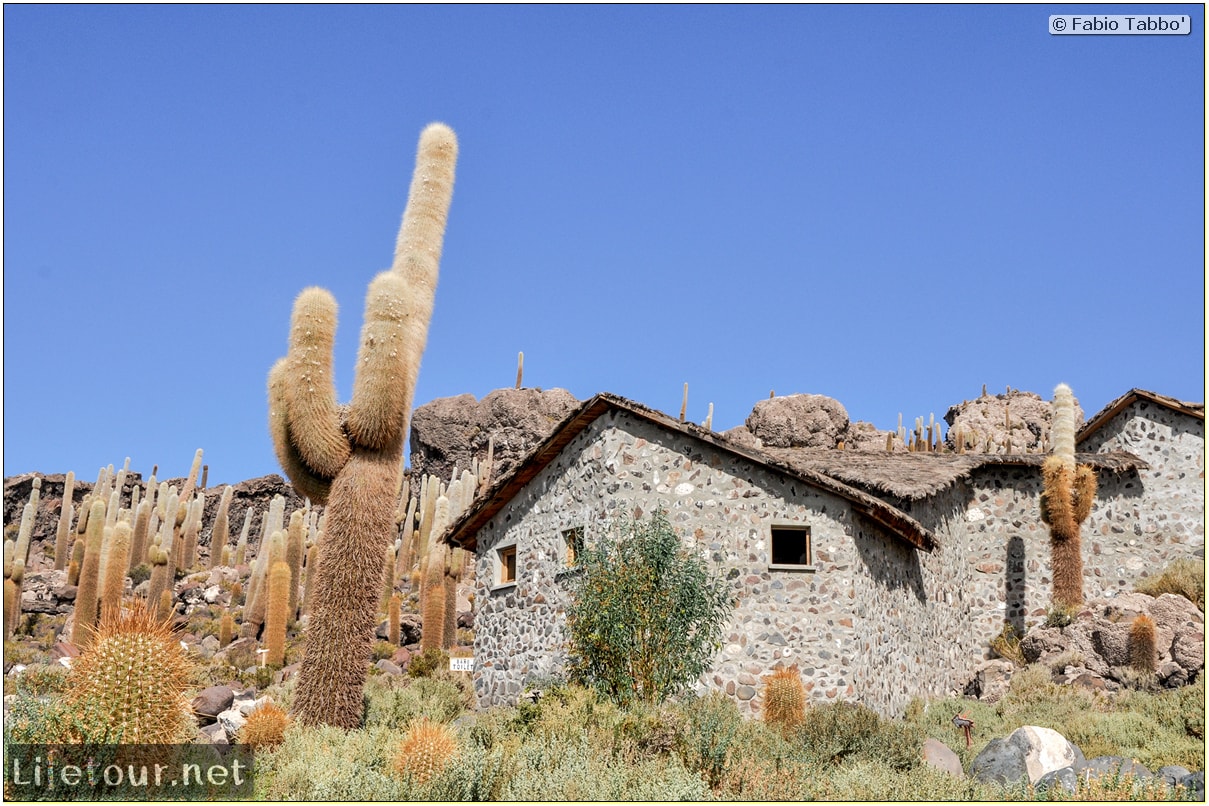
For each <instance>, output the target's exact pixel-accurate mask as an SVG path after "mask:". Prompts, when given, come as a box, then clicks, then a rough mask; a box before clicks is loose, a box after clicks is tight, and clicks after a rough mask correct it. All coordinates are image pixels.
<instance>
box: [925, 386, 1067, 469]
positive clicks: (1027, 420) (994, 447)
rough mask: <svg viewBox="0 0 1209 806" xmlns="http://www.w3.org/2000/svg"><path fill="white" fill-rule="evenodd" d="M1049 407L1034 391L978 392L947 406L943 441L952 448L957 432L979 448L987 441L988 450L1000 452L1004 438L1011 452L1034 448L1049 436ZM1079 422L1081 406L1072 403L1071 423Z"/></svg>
mask: <svg viewBox="0 0 1209 806" xmlns="http://www.w3.org/2000/svg"><path fill="white" fill-rule="evenodd" d="M1053 419H1054V412H1053V406H1052V405H1051V404H1050V402H1049V401H1048V400H1043V399H1042V398H1041V396H1040V395H1038V394H1036V393H1034V392H1021V391H1020V390H1018V389H1012V390H1009V391H1008V392H1007V393H1005V394H1002V395H986V394H984V395H982V396H981V397H979V398H977V399H975V400H963V401H962V402H961V403H958V404H957V405H955V406H951V407H949V411H948V412H947V413H946V414H945V422H946V423H948V424H949V431H948V433H947V434H946V436H945V444H946V445H947V446H948V447H949V448H951V449H954V450H956V448H957V435H958V434H963V435H965V439H966V444H967V445H968V446H973V448H974V449H975V450H978V451H982V450H984V449H985V448H986V446H987V441H988V440H989V441H990V443H991V447H990V452H991V453H1003V452H1004V451H1005V447H1004V446H1005V444H1006V442H1007V439H1008V437H1009V436H1010V437H1011V440H1012V451H1013V452H1015V453H1023V452H1025V451H1036V450H1038V449H1040V448H1041V447H1042V445H1043V444H1044V443H1045V442H1046V441H1047V440H1048V439H1049V430H1050V425H1051V424H1052V423H1053ZM1082 423H1083V409H1082V408H1080V407H1079V403H1078V402H1077V401H1076V402H1075V426H1076V428H1077V427H1078V426H1079V425H1081V424H1082Z"/></svg>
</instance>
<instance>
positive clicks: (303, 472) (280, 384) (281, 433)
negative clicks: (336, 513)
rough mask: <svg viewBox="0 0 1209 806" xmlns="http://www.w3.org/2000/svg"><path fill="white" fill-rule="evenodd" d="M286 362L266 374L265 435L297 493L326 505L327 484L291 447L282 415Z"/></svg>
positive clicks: (327, 481) (281, 361) (283, 412)
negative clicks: (266, 429) (267, 380)
mask: <svg viewBox="0 0 1209 806" xmlns="http://www.w3.org/2000/svg"><path fill="white" fill-rule="evenodd" d="M286 362H287V359H285V358H282V359H280V360H279V361H278V362H277V363H276V364H274V365H273V368H272V369H271V370H269V433H270V434H271V435H272V437H273V448H274V450H275V451H276V453H277V461H278V462H280V463H281V469H282V470H284V471H285V474H286V475H287V476H289V479H290V483H291V484H293V485H294V488H295V489H296V490H298V492H299V493H301V494H302V495H304V496H306V497H307V498H310V499H311V500H312V501H314V502H315V503H317V504H323V503H325V502H326V501H327V496H328V492H329V490H330V489H331V480H330V479H324V478H321V477H319V476H317V475H315V474H314V473H313V472H312V471H311V469H310V468H309V467H307V464H306V462H304V461H303V459H302V456H301V454H299V453H298V448H297V447H295V445H294V441H293V439H292V432H291V430H290V424H289V416H288V414H287V412H286V402H285V385H286V382H285V377H286Z"/></svg>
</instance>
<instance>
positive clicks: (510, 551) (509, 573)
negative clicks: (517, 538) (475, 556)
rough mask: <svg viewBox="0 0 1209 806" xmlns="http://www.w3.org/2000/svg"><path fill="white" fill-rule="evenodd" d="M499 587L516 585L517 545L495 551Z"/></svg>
mask: <svg viewBox="0 0 1209 806" xmlns="http://www.w3.org/2000/svg"><path fill="white" fill-rule="evenodd" d="M495 556H496V563H495V565H496V569H497V573H496V583H495V584H497V585H514V584H516V544H513V545H511V546H504V547H503V548H499V549H496V550H495Z"/></svg>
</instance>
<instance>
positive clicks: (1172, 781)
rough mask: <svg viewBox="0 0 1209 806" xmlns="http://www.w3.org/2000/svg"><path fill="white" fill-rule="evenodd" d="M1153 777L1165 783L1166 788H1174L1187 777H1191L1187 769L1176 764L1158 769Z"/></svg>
mask: <svg viewBox="0 0 1209 806" xmlns="http://www.w3.org/2000/svg"><path fill="white" fill-rule="evenodd" d="M1155 775H1156V776H1157V777H1159V778H1162V779H1163V780H1164V781H1166V782H1167V784H1168V786H1175V785H1176V784H1178V783H1179V782H1180V781H1182V780H1184V779H1185V778H1187V777H1188V776H1189V775H1192V770H1190V769H1188V768H1187V767H1181V766H1180V765H1178V764H1170V765H1168V766H1166V767H1160V768H1159V771H1158V772H1157V773H1155Z"/></svg>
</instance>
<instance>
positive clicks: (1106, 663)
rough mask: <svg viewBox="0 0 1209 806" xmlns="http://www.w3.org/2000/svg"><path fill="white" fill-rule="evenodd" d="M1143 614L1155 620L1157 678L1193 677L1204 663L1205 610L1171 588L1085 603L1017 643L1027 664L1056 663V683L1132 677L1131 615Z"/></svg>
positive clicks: (1166, 682)
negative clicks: (1066, 620)
mask: <svg viewBox="0 0 1209 806" xmlns="http://www.w3.org/2000/svg"><path fill="white" fill-rule="evenodd" d="M1139 615H1147V616H1149V617H1150V618H1151V619H1152V620H1153V621H1154V625H1155V628H1154V633H1155V649H1156V655H1157V657H1156V658H1155V669H1156V675H1155V682H1156V683H1158V684H1160V685H1163V686H1166V687H1168V688H1176V687H1178V686H1181V685H1185V684H1186V683H1188V682H1190V681H1192V680H1195V679H1196V678H1197V677H1198V676H1199V675H1200V673H1201V671H1202V670H1203V669H1204V667H1205V614H1204V613H1202V612H1201V611H1200V608H1198V607H1197V606H1196V605H1194V604H1193V603H1192V602H1190V601H1188V600H1187V599H1185V598H1184V597H1183V596H1177V595H1175V594H1173V593H1164V594H1162V595H1161V596H1158V597H1152V596H1147V595H1146V594H1144V593H1124V594H1121V595H1119V596H1115V597H1112V598H1111V599H1097V600H1093V601H1091V602H1089V603H1088V604H1087V605H1086V606H1085V607H1084V608H1083V609H1082V610H1081V611H1080V612H1079V613H1078V614H1077V615H1076V616H1075V618H1074V620H1073V621H1072V622H1071V623H1070V624H1068V625H1067V626H1065V627H1044V626H1040V627H1034V628H1033V629H1032V630H1030V631H1029V632H1028V634H1027V635H1026V636H1025V637H1024V639H1023V640H1021V642H1020V649H1021V651H1022V653H1023V654H1024V658H1025V660H1027V661H1028V662H1029V663H1043V664H1046V665H1049V666H1051V667H1059V666H1060V667H1061V668H1054V671H1055V673H1056V674H1058V675H1059V677H1060V682H1078V681H1079V680H1082V681H1083V683H1084V684H1092V685H1094V680H1095V678H1101V679H1104V680H1106V681H1108V683H1106V684H1105V685H1103V686H1097V687H1107V688H1110V689H1111V688H1115V687H1116V686H1115V685H1110V684H1111V683H1122V682H1133V681H1134V680H1135V679H1136V676H1137V675H1136V673H1133V672H1131V671H1128V667H1129V631H1130V626H1131V625H1132V624H1133V620H1134V619H1135V618H1137V617H1138V616H1139Z"/></svg>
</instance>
